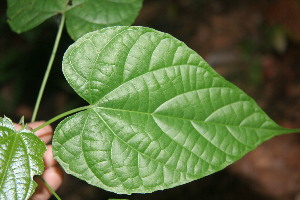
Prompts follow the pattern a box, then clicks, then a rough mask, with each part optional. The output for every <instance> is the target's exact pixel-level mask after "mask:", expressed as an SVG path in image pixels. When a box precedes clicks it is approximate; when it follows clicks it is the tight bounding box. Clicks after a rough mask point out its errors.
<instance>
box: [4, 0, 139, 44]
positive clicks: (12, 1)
mask: <svg viewBox="0 0 300 200" xmlns="http://www.w3.org/2000/svg"><path fill="white" fill-rule="evenodd" d="M142 2H143V0H97V1H95V0H72V1H70V0H43V1H37V0H22V1H19V0H8V9H7V16H8V19H9V20H8V23H9V24H10V26H11V28H12V30H14V31H15V32H17V33H21V32H25V31H28V30H30V29H32V28H34V27H36V26H38V25H39V24H41V23H42V22H44V21H45V20H46V19H48V18H50V17H52V16H54V15H57V14H59V13H62V14H65V15H66V25H67V29H68V32H69V34H70V36H71V37H72V38H73V39H74V40H76V39H77V38H79V37H80V36H82V35H84V34H86V33H88V32H91V31H94V30H97V29H101V28H104V27H108V26H113V25H131V24H132V23H133V22H134V20H135V18H136V17H137V15H138V13H139V11H140V9H141V7H142Z"/></svg>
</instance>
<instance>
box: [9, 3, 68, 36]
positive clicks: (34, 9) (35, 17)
mask: <svg viewBox="0 0 300 200" xmlns="http://www.w3.org/2000/svg"><path fill="white" fill-rule="evenodd" d="M66 6H67V5H66V0H42V1H39V0H21V1H20V0H7V17H8V23H9V25H10V27H11V29H12V30H13V31H15V32H17V33H22V32H25V31H28V30H30V29H32V28H34V27H36V26H38V25H40V24H41V23H43V22H44V21H45V20H47V19H49V18H50V17H52V16H54V15H57V14H58V13H62V12H63V11H64V10H65V9H66V8H67V7H66Z"/></svg>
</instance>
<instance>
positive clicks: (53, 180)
mask: <svg viewBox="0 0 300 200" xmlns="http://www.w3.org/2000/svg"><path fill="white" fill-rule="evenodd" d="M42 177H43V178H44V180H45V181H46V182H47V183H48V184H49V186H50V187H51V188H52V189H53V190H54V191H55V190H57V189H58V188H59V186H60V185H61V184H62V179H63V174H62V171H61V170H60V168H59V167H58V166H53V167H50V168H48V169H46V170H45V171H44V173H43V175H42ZM34 180H35V181H36V182H37V184H38V187H37V188H36V189H35V193H34V194H33V195H32V197H31V198H30V199H31V200H41V199H43V200H44V199H49V198H50V197H51V196H52V193H51V192H50V190H49V189H48V187H47V186H46V185H45V183H44V182H43V181H42V180H41V179H40V178H39V177H35V178H34Z"/></svg>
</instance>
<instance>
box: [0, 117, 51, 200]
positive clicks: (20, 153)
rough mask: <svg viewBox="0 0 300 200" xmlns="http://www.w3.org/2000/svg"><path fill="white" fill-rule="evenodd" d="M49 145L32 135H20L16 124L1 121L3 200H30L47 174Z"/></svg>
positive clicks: (0, 183) (0, 190) (0, 184)
mask: <svg viewBox="0 0 300 200" xmlns="http://www.w3.org/2000/svg"><path fill="white" fill-rule="evenodd" d="M45 151H46V147H45V144H44V143H43V142H42V141H41V140H40V139H39V138H38V137H37V136H36V135H34V134H33V133H32V132H30V131H28V130H26V129H23V130H21V131H16V130H15V128H14V125H13V123H12V121H11V120H10V119H8V118H6V117H4V118H0V169H1V171H0V199H28V198H29V197H30V196H31V195H32V194H33V192H34V190H35V187H36V186H37V184H36V183H35V182H34V181H33V176H34V175H40V174H42V172H43V170H44V162H43V155H44V152H45Z"/></svg>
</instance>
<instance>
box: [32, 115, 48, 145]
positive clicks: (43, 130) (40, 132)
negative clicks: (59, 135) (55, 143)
mask: <svg viewBox="0 0 300 200" xmlns="http://www.w3.org/2000/svg"><path fill="white" fill-rule="evenodd" d="M44 123H45V121H37V122H31V123H29V124H28V127H30V128H32V129H35V128H37V127H39V126H41V125H43V124H44ZM35 135H36V136H38V137H39V138H40V139H41V140H42V141H44V142H45V144H47V143H49V142H50V141H51V139H52V135H53V129H52V127H51V126H50V125H47V126H45V127H43V128H41V129H39V130H37V131H36V132H35Z"/></svg>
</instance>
